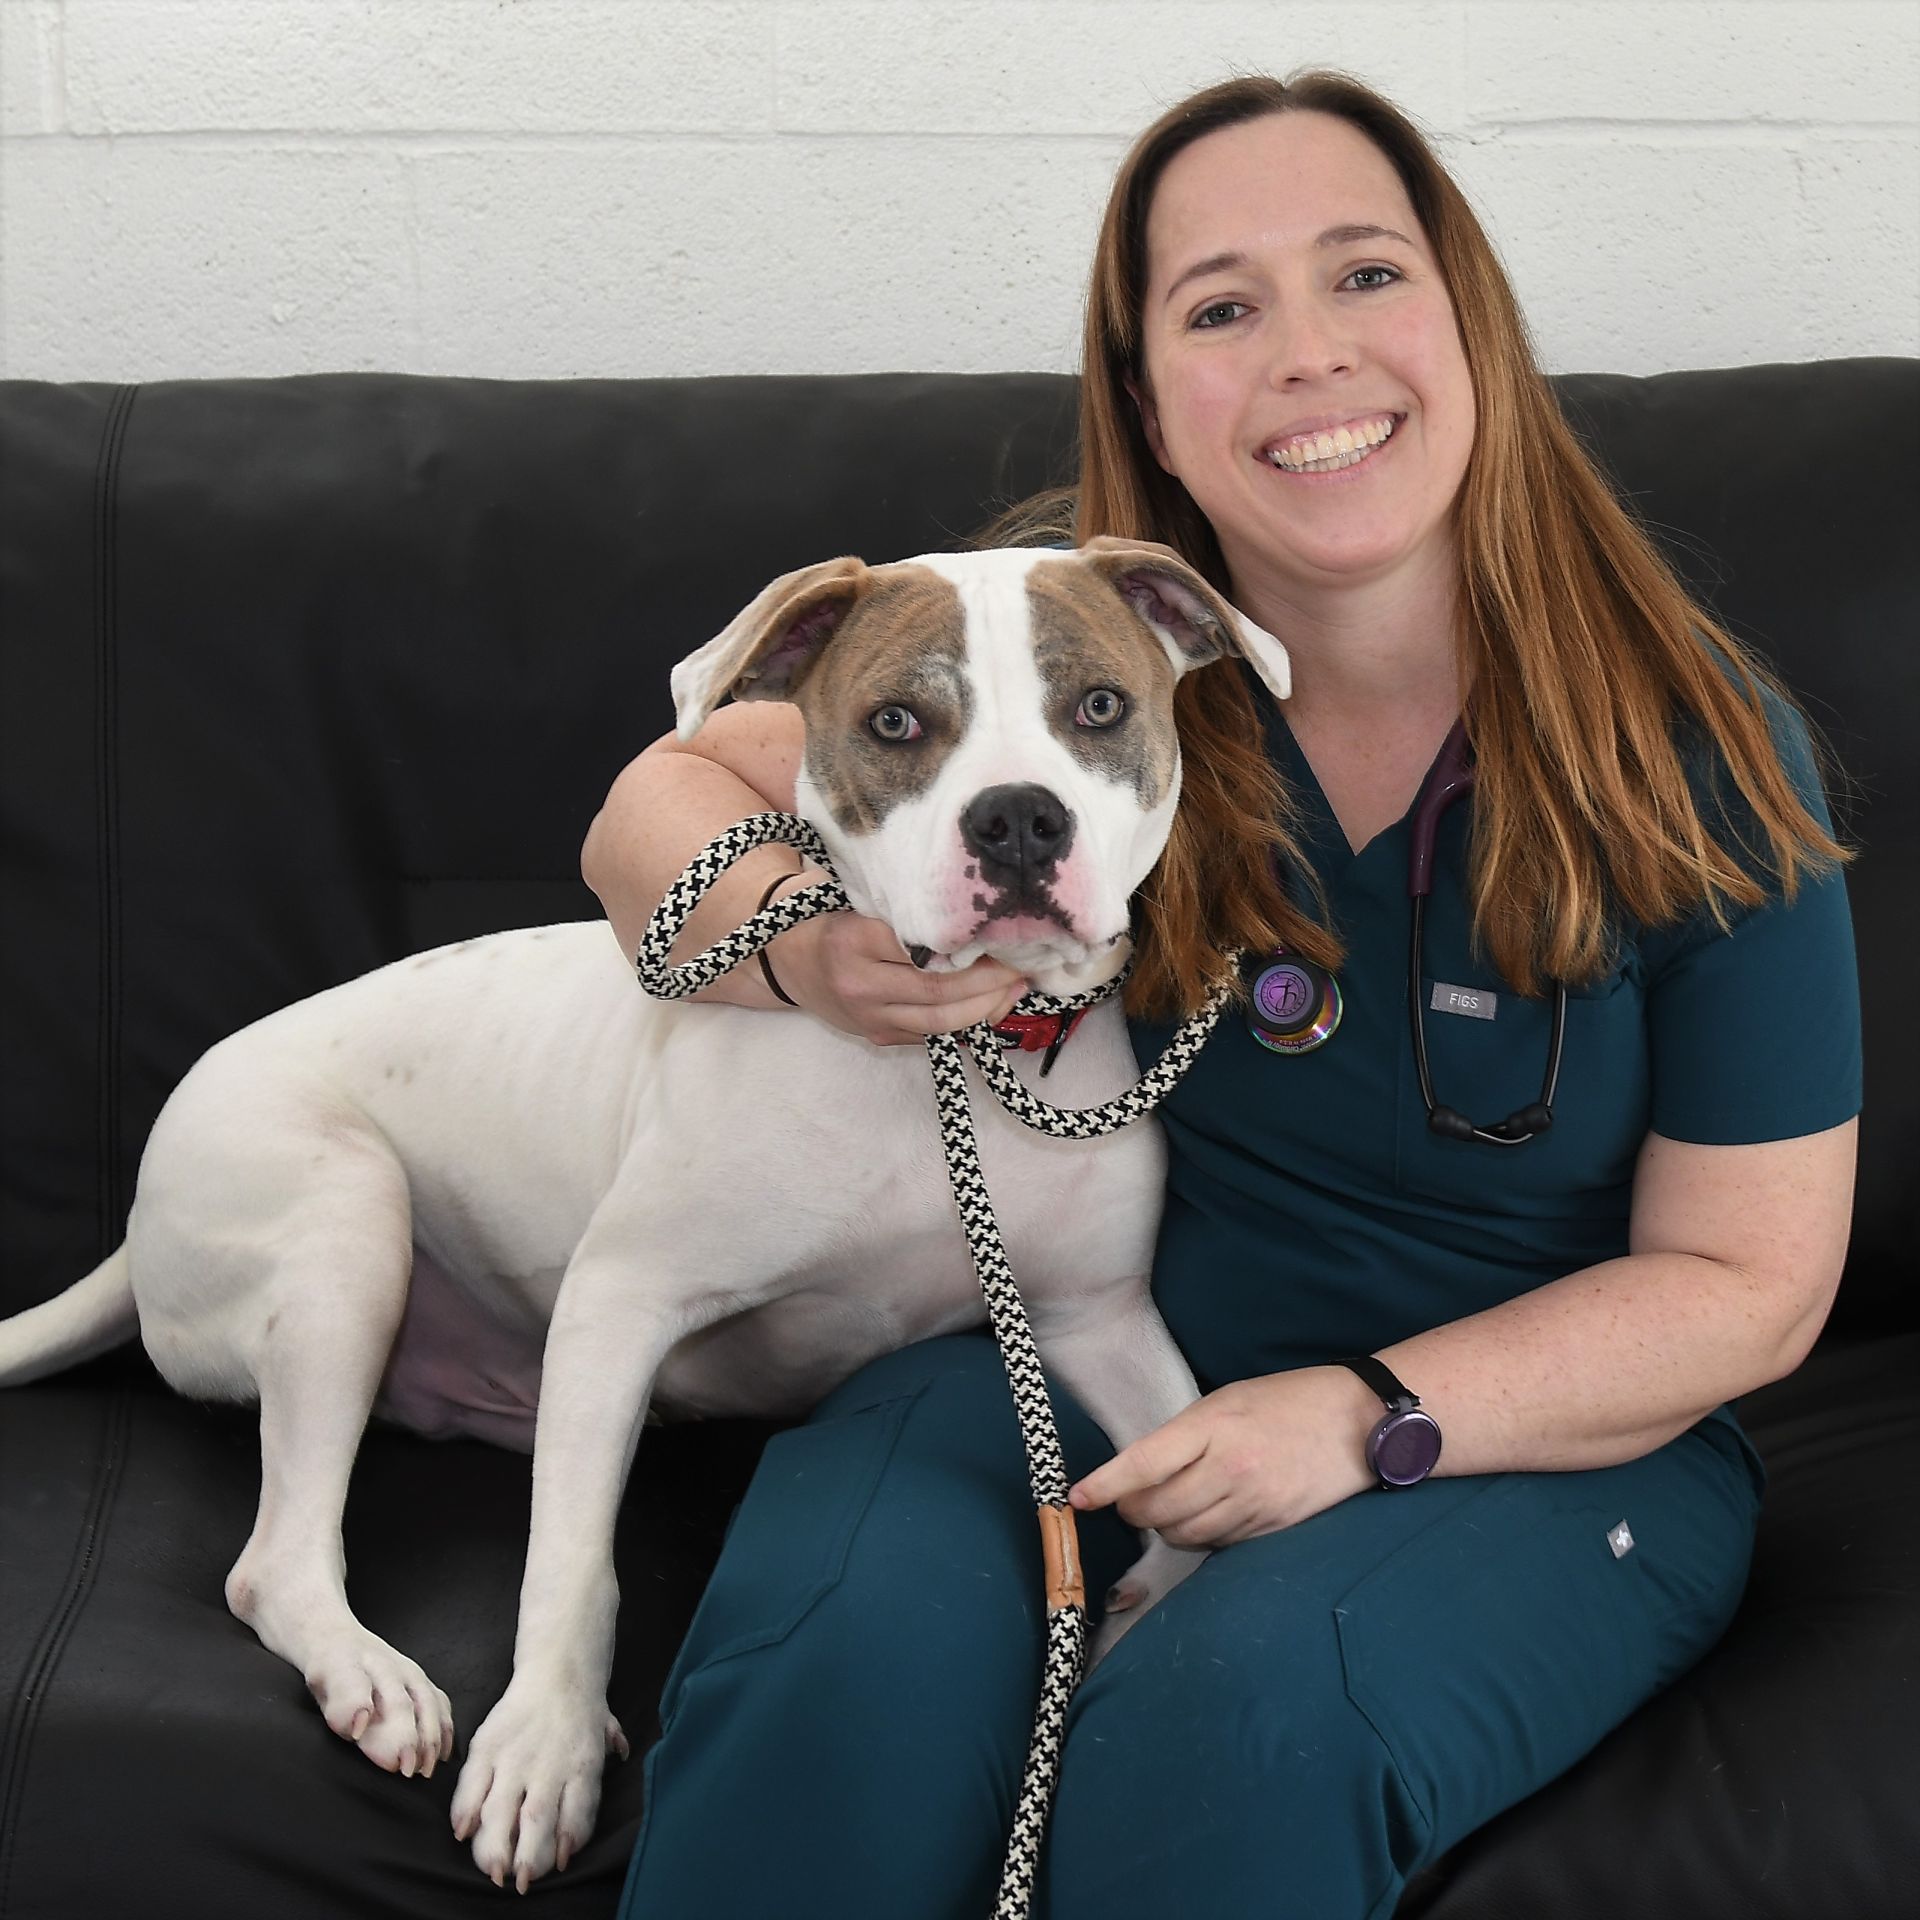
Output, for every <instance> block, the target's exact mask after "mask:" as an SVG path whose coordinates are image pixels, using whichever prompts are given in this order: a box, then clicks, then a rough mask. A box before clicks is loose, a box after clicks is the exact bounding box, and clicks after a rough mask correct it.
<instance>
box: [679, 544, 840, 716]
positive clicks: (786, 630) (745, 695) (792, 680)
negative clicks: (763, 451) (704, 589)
mask: <svg viewBox="0 0 1920 1920" xmlns="http://www.w3.org/2000/svg"><path fill="white" fill-rule="evenodd" d="M872 581H873V576H872V573H871V571H870V570H869V568H868V566H867V563H866V562H865V561H864V560H856V559H854V558H853V557H852V556H851V555H842V556H841V558H839V559H838V560H821V561H818V562H816V563H815V564H814V565H813V566H810V567H801V568H799V569H798V570H797V571H796V572H793V573H783V574H782V575H781V576H780V578H779V579H778V580H776V581H774V583H773V584H772V585H771V586H770V587H768V588H767V589H766V590H765V591H764V592H762V593H759V594H757V595H756V596H755V597H754V599H753V600H752V602H751V603H750V604H749V605H747V606H746V607H744V608H742V609H741V611H740V612H739V613H738V614H736V615H735V616H734V618H733V619H732V620H730V621H729V622H728V623H727V625H726V628H725V629H724V630H723V631H722V632H720V633H717V634H715V635H714V637H713V638H712V639H711V640H709V641H708V642H707V644H706V645H705V646H704V647H699V648H696V649H695V651H694V652H692V653H690V654H688V655H687V657H686V658H685V659H684V660H682V661H681V662H680V664H679V665H678V666H677V667H675V668H674V670H673V678H672V686H673V711H674V718H675V720H676V722H677V731H678V732H679V735H680V738H681V739H682V740H691V739H692V738H693V736H694V735H695V734H696V733H698V732H699V731H700V729H701V728H702V727H703V726H705V725H706V721H707V716H708V715H709V714H710V713H712V711H713V710H714V708H715V707H717V706H718V705H719V704H720V703H721V701H723V700H724V699H726V698H727V696H728V695H729V694H731V695H732V696H733V698H734V699H736V700H791V699H792V698H793V695H794V689H795V688H797V687H798V686H799V684H800V682H801V681H802V680H804V679H805V678H806V677H807V672H808V669H809V668H811V667H812V665H813V663H814V662H815V661H816V660H817V659H818V658H819V657H820V650H821V649H822V648H823V647H824V646H825V645H826V644H827V642H828V641H829V640H831V639H832V638H833V636H834V633H835V631H836V630H837V629H838V627H839V625H840V623H841V622H842V621H843V620H844V619H845V618H846V617H847V615H848V613H849V612H851V611H852V609H853V607H854V605H855V603H856V602H858V601H859V600H860V599H861V598H862V596H863V595H865V594H866V593H868V592H869V591H870V590H871V587H872Z"/></svg>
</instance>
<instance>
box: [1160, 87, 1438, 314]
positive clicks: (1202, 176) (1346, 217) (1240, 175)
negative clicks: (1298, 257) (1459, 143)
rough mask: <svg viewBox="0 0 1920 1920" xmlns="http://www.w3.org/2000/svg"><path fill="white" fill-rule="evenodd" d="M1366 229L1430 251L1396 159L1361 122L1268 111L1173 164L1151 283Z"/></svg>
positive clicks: (1164, 178) (1198, 144) (1163, 191)
mask: <svg viewBox="0 0 1920 1920" xmlns="http://www.w3.org/2000/svg"><path fill="white" fill-rule="evenodd" d="M1365 227H1373V228H1378V229H1380V230H1381V231H1382V232H1385V233H1391V234H1395V235H1398V236H1401V237H1403V238H1404V239H1405V240H1406V241H1407V242H1408V243H1409V244H1412V245H1414V246H1416V247H1419V248H1421V249H1422V250H1423V251H1424V249H1425V240H1424V236H1423V235H1422V234H1421V231H1420V225H1419V221H1418V219H1417V218H1416V216H1415V214H1414V211H1413V205H1412V203H1411V202H1410V201H1409V200H1408V198H1407V192H1406V189H1405V188H1404V187H1403V186H1402V185H1401V184H1400V176H1399V174H1398V173H1397V172H1396V171H1395V170H1394V166H1393V162H1392V161H1391V160H1389V159H1388V158H1387V156H1386V155H1385V154H1384V153H1383V152H1381V150H1380V149H1379V148H1378V147H1377V146H1375V145H1374V143H1373V142H1372V141H1371V140H1370V139H1369V138H1368V137H1367V136H1366V135H1365V134H1364V133H1362V132H1361V131H1360V129H1359V128H1358V127H1356V126H1354V125H1352V124H1351V123H1350V122H1348V121H1346V120H1342V119H1339V118H1337V117H1336V116H1335V115H1332V114H1327V113H1315V112H1310V111H1299V112H1293V113H1274V114H1266V115H1263V116H1262V117H1261V118H1260V119H1258V120H1248V121H1243V122H1242V123H1240V124H1239V125H1238V126H1232V127H1223V128H1222V129H1221V130H1220V131H1219V132H1217V133H1209V134H1205V135H1203V136H1202V137H1201V138H1200V139H1198V140H1196V141H1194V142H1193V144H1192V145H1191V146H1189V147H1184V148H1182V149H1181V151H1180V152H1179V153H1177V154H1175V155H1174V157H1173V158H1172V159H1171V160H1170V161H1169V162H1168V163H1167V167H1166V170H1165V171H1164V172H1163V173H1162V174H1161V176H1160V179H1159V182H1158V184H1157V186H1156V187H1155V190H1154V195H1153V201H1152V204H1151V205H1150V206H1149V208H1148V210H1147V233H1146V240H1147V274H1148V283H1149V285H1151V286H1159V285H1161V284H1164V283H1166V282H1168V281H1170V280H1171V279H1172V278H1173V276H1175V275H1177V274H1184V273H1186V272H1187V271H1188V270H1189V269H1190V268H1192V267H1193V266H1195V265H1197V264H1199V263H1200V262H1202V261H1205V260H1208V259H1213V258H1217V257H1220V256H1223V255H1227V254H1245V255H1248V256H1252V255H1254V254H1257V253H1259V252H1263V251H1267V250H1269V249H1273V248H1280V249H1286V250H1291V249H1295V248H1300V249H1311V248H1313V247H1315V246H1316V245H1319V244H1328V245H1333V244H1338V243H1339V241H1338V239H1336V238H1335V236H1341V237H1357V236H1354V235H1349V234H1347V232H1346V230H1348V229H1357V228H1365Z"/></svg>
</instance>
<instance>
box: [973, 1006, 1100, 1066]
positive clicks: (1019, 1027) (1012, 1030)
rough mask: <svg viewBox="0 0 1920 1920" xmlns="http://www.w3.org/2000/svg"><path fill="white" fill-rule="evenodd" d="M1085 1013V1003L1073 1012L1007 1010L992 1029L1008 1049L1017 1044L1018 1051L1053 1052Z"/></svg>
mask: <svg viewBox="0 0 1920 1920" xmlns="http://www.w3.org/2000/svg"><path fill="white" fill-rule="evenodd" d="M1086 1016H1087V1009H1086V1008H1085V1007H1082V1008H1081V1009H1080V1010H1079V1012H1077V1013H1010V1014H1008V1015H1007V1017H1006V1018H1005V1019H1004V1020H1002V1021H1001V1022H1000V1024H999V1025H998V1026H996V1027H995V1028H994V1032H995V1033H997V1034H998V1035H999V1036H1000V1044H1001V1045H1002V1046H1003V1047H1005V1048H1007V1049H1008V1050H1009V1051H1010V1052H1011V1051H1012V1050H1013V1049H1015V1048H1018V1049H1019V1051H1020V1052H1022V1053H1054V1054H1057V1053H1058V1052H1059V1051H1060V1049H1061V1048H1062V1047H1064V1046H1065V1045H1066V1044H1067V1042H1068V1041H1069V1040H1071V1039H1072V1038H1073V1030H1074V1028H1075V1027H1077V1026H1078V1025H1079V1024H1080V1022H1081V1021H1082V1020H1084V1019H1085V1018H1086ZM1049 1064H1051V1063H1049Z"/></svg>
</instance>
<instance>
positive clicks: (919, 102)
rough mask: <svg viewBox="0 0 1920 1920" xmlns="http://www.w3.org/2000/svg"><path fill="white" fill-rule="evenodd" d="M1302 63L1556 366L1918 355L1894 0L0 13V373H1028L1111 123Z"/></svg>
mask: <svg viewBox="0 0 1920 1920" xmlns="http://www.w3.org/2000/svg"><path fill="white" fill-rule="evenodd" d="M1308 63H1328V64H1335V65H1340V66H1344V67H1346V68H1348V69H1349V70H1351V71H1353V72H1356V73H1358V74H1359V75H1361V76H1362V77H1363V78H1365V79H1367V80H1369V81H1370V82H1372V83H1373V84H1375V85H1377V86H1379V87H1381V88H1382V89H1384V90H1385V91H1386V92H1387V93H1388V94H1390V95H1391V96H1392V97H1393V98H1395V99H1396V100H1398V101H1399V102H1400V103H1401V104H1402V105H1403V106H1404V107H1406V108H1407V109H1409V110H1410V111H1411V112H1412V113H1413V114H1414V115H1415V116H1416V117H1417V118H1418V119H1419V120H1420V121H1421V122H1422V123H1423V124H1424V125H1425V126H1426V127H1427V128H1428V130H1429V131H1430V132H1432V133H1433V134H1435V135H1436V136H1437V137H1438V139H1439V141H1440V144H1441V147H1442V150H1443V152H1444V153H1445V155H1446V157H1447V158H1448V160H1449V162H1450V163H1451V164H1452V165H1453V167H1454V168H1455V169H1456V171H1457V173H1458V175H1459V176H1460V178H1461V180H1462V182H1463V184H1464V185H1465V186H1466V188H1467V190H1468V192H1469V193H1470V195H1471V196H1472V197H1473V199H1474V201H1475V203H1476V205H1477V206H1478V207H1479V208H1480V210H1481V212H1482V214H1483V216H1484V217H1485V219H1486V220H1487V222H1488V224H1489V226H1490V228H1491V230H1492V232H1493V234H1494V237H1495V240H1496V242H1497V244H1498V245H1499V246H1500V248H1501V250H1502V253H1503V254H1504V256H1505V258H1506V260H1507V262H1508V265H1509V267H1510V268H1511V270H1512V272H1513V274H1514V277H1515V280H1516V282H1517V284H1518V287H1519V290H1520V294H1521V298H1522V300H1523V302H1524V304H1525V306H1526V308H1527V311H1528V313H1529V315H1530V317H1531V319H1532V322H1533V325H1534V329H1535V332H1536V335H1537V336H1538V338H1539V341H1540V344H1541V348H1542V352H1543V356H1544V358H1545V360H1546V362H1547V364H1548V366H1549V367H1550V368H1552V369H1556V370H1564V369H1573V368H1585V369H1611V370H1617V371H1622V372H1649V371H1655V370H1659V369H1664V368H1672V367H1697V366H1716V365H1730V364H1736V363H1743V362H1750V361H1762V360H1799V359H1812V358H1819V357H1823V356H1829V355H1836V354H1861V353H1915V352H1920V0H1331V3H1323V0H1158V3H1156V0H1079V3H1077V4H1076V3H1075V0H944V3H939V4H936V3H935V0H0V251H3V256H4V257H3V259H0V372H4V373H8V374H13V375H26V376H34V377H45V378H56V379H105V380H134V379H156V378H163V377H168V376H175V375H195V374H271V373H286V372H305V371H321V370H338V369H351V368H389V369H397V370H411V371H419V372H432V373H465V374H484V375H508V376H548V375H578V374H603V375H616V376H618V375H636V374H703V373H759V372H839V371H857V370H866V369H880V368H912V369H958V370H984V369H1002V368H1047V369H1066V368H1070V367H1072V366H1074V365H1075V363H1076V359H1077V352H1078V346H1077V335H1078V315H1079V308H1080V301H1081V295H1082V287H1083V276H1084V274H1085V271H1086V264H1087V258H1088V254H1089V251H1090V248H1091V244H1092V239H1093V235H1094V230H1095V226H1096V222H1097V219H1098V215H1099V210H1100V206H1101V203H1102V200H1103V197H1104V194H1105V189H1106V185H1107V181H1108V179H1109V177H1110V175H1111V171H1112V169H1113V166H1114V163H1115V162H1116V160H1117V159H1118V158H1119V156H1120V154H1121V152H1122V151H1123V150H1124V148H1125V146H1126V144H1127V142H1128V140H1129V139H1130V137H1131V136H1132V135H1133V134H1135V133H1136V132H1137V131H1138V130H1139V129H1140V128H1141V127H1142V126H1144V125H1145V124H1146V123H1147V122H1148V121H1149V120H1150V119H1152V118H1153V117H1154V116H1155V114H1156V113H1157V112H1158V111H1159V110H1160V109H1161V108H1162V107H1163V106H1164V105H1166V104H1167V103H1169V102H1170V101H1172V100H1174V99H1176V98H1178V97H1179V96H1180V95H1181V94H1182V93H1184V92H1186V91H1187V90H1189V89H1191V88H1193V87H1195V86H1199V85H1202V84H1204V83H1206V82H1208V81H1210V80H1214V79H1217V78H1219V77H1221V76H1223V75H1225V74H1226V73H1228V72H1230V71H1232V70H1235V69H1264V70H1268V71H1275V72H1285V71H1286V70H1288V69H1290V68H1292V67H1295V66H1299V65H1304V64H1308Z"/></svg>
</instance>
